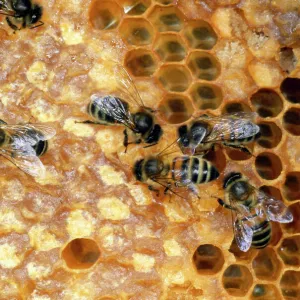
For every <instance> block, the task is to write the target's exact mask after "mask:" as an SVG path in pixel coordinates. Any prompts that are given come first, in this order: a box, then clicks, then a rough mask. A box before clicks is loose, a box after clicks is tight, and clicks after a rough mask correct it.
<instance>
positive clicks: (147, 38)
mask: <svg viewBox="0 0 300 300" xmlns="http://www.w3.org/2000/svg"><path fill="white" fill-rule="evenodd" d="M119 32H120V35H121V37H122V38H123V40H124V41H126V42H127V43H128V44H130V45H135V46H142V45H148V44H151V43H152V39H153V36H154V29H153V27H152V25H151V24H150V23H149V22H148V21H147V20H145V19H143V18H125V19H124V20H123V21H122V23H121V24H120V27H119Z"/></svg>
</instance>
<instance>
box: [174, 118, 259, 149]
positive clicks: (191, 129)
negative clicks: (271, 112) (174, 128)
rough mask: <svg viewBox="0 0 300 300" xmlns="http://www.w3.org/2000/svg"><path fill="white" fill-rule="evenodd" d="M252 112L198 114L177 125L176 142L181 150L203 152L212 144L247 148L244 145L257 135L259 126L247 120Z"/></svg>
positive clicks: (249, 119)
mask: <svg viewBox="0 0 300 300" xmlns="http://www.w3.org/2000/svg"><path fill="white" fill-rule="evenodd" d="M254 116H256V114H255V113H244V112H239V113H235V114H228V115H223V116H220V117H209V116H207V115H203V116H200V117H199V118H197V119H195V120H194V121H193V122H192V123H190V124H188V125H182V126H180V127H179V128H178V144H179V147H180V148H181V150H182V152H183V153H184V154H192V155H193V154H195V155H204V154H206V153H207V152H208V151H209V150H211V149H213V148H214V146H215V145H217V144H219V145H224V146H226V147H231V148H235V149H240V150H241V151H244V152H246V153H249V154H251V153H250V151H249V150H248V149H247V148H246V147H245V146H244V144H246V143H250V142H252V141H254V140H255V139H256V138H257V137H258V136H259V126H257V125H256V124H254V123H253V122H252V121H251V120H252V119H253V118H254Z"/></svg>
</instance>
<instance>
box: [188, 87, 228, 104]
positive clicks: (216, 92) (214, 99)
mask: <svg viewBox="0 0 300 300" xmlns="http://www.w3.org/2000/svg"><path fill="white" fill-rule="evenodd" d="M190 93H191V96H192V99H193V101H194V103H195V106H196V107H197V108H199V109H217V108H218V107H219V106H220V104H221V103H222V100H223V93H222V90H221V88H220V87H218V86H217V85H215V84H210V83H198V82H196V83H195V84H193V86H192V88H191V91H190Z"/></svg>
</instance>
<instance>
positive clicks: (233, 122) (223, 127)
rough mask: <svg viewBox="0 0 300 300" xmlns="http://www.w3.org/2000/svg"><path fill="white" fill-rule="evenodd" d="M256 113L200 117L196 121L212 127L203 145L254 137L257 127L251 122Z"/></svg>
mask: <svg viewBox="0 0 300 300" xmlns="http://www.w3.org/2000/svg"><path fill="white" fill-rule="evenodd" d="M255 116H257V114H256V113H253V112H251V113H246V112H239V113H234V114H227V115H223V116H219V117H209V116H201V117H199V118H197V120H200V121H203V122H208V123H209V124H210V125H211V126H212V130H211V132H210V133H209V134H208V136H207V138H205V141H204V142H205V143H209V142H217V141H224V140H225V141H226V140H227V141H230V140H231V139H245V138H248V137H251V136H254V135H256V134H257V133H258V132H259V130H260V129H259V126H258V125H256V124H254V123H253V122H252V120H253V119H254V118H255Z"/></svg>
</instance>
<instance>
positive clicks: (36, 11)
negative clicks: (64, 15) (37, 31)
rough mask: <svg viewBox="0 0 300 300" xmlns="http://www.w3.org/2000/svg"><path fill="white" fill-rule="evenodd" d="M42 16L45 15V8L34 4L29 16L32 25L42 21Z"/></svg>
mask: <svg viewBox="0 0 300 300" xmlns="http://www.w3.org/2000/svg"><path fill="white" fill-rule="evenodd" d="M42 14H43V8H42V7H41V6H39V5H37V4H34V5H33V8H32V9H31V11H30V15H29V21H30V24H35V23H37V22H38V21H39V20H40V19H41V17H42Z"/></svg>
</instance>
